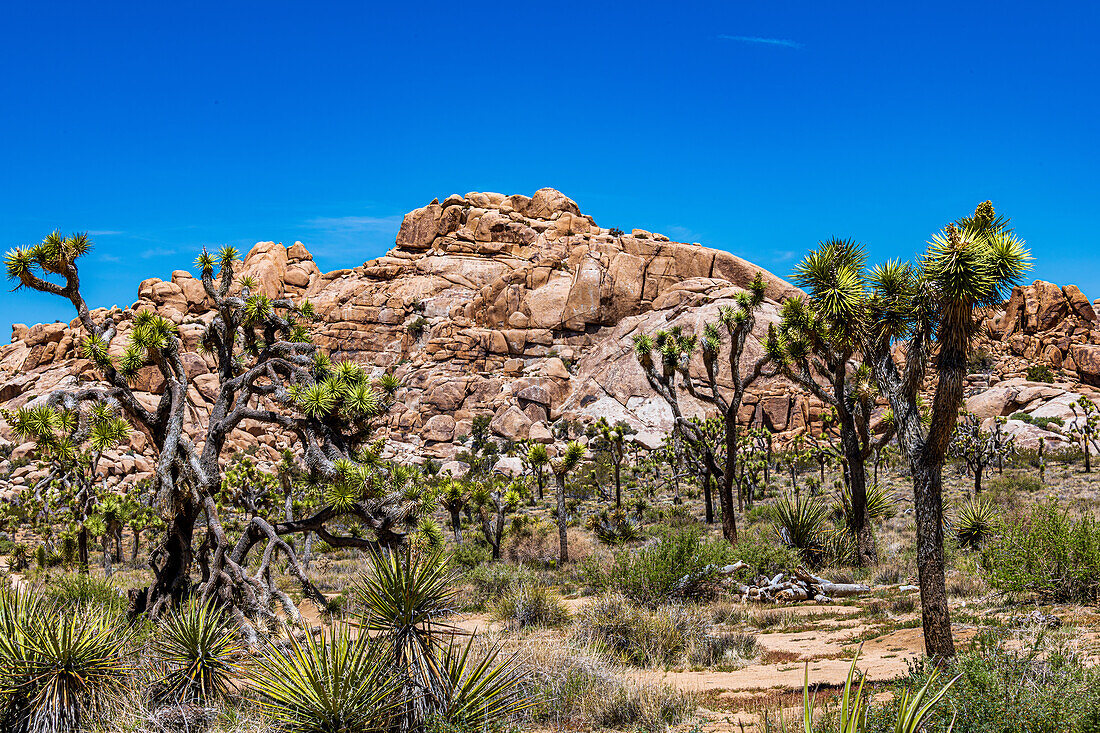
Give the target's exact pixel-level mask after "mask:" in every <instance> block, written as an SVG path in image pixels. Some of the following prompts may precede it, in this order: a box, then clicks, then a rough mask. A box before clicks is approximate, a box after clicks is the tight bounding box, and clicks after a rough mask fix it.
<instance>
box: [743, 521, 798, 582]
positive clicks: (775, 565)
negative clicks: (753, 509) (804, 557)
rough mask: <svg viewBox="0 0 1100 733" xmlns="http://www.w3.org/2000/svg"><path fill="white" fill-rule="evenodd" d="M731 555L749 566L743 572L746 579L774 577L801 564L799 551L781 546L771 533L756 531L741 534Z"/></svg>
mask: <svg viewBox="0 0 1100 733" xmlns="http://www.w3.org/2000/svg"><path fill="white" fill-rule="evenodd" d="M730 554H731V556H732V557H733V558H734V559H736V560H740V561H741V562H744V563H746V564H748V566H749V567H748V568H747V569H746V570H745V571H743V575H744V577H749V576H751V577H756V576H759V575H767V576H768V577H772V576H774V575H775V574H776V573H778V572H781V571H782V572H786V571H789V570H791V569H792V568H795V567H798V565H799V563H800V562H801V556H800V555H799V554H798V551H797V550H795V549H794V548H791V547H787V546H786V545H781V544H779V543H778V542H776V541H775V538H774V536H773V535H772V534H771V533H770V532H763V531H756V530H746V531H742V532H740V533H739V534H738V535H737V544H735V545H734V546H733V550H732V551H731V552H730Z"/></svg>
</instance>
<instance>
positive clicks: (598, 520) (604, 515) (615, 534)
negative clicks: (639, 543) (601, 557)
mask: <svg viewBox="0 0 1100 733" xmlns="http://www.w3.org/2000/svg"><path fill="white" fill-rule="evenodd" d="M588 527H589V529H591V530H592V532H593V534H595V535H596V539H598V540H599V541H600V542H602V543H603V544H605V545H621V544H624V543H626V542H631V541H633V540H636V539H638V538H639V537H641V535H642V532H641V530H640V529H639V528H638V522H637V520H636V519H634V517H632V516H630V515H629V514H627V513H626V511H625V510H623V509H616V510H613V511H612V510H608V509H604V510H603V511H601V512H600V513H599V514H595V515H593V516H592V517H590V518H589V520H588Z"/></svg>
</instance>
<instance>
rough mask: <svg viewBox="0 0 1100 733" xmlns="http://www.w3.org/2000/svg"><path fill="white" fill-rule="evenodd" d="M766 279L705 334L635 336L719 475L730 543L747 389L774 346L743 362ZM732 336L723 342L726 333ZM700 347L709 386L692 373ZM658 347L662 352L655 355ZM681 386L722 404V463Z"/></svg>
mask: <svg viewBox="0 0 1100 733" xmlns="http://www.w3.org/2000/svg"><path fill="white" fill-rule="evenodd" d="M764 291H765V284H764V278H763V276H762V275H761V274H760V273H759V272H758V273H756V277H755V278H754V279H753V281H752V283H751V284H750V285H749V289H748V290H745V291H742V292H740V293H738V294H737V298H736V306H735V307H728V306H723V307H722V308H721V309H720V310H719V315H718V323H717V324H715V323H706V324H704V326H703V332H702V336H701V337H699V336H698V335H685V334H684V332H683V329H682V328H680V327H679V326H676V327H674V328H672V329H670V330H668V331H658V332H657V333H656V334H654V335H652V336H650V335H649V334H637V335H635V336H634V352H635V354H636V355H637V357H638V361H639V363H640V364H641V365H642V369H643V370H644V372H645V375H646V379H647V380H648V381H649V384H650V386H651V387H653V390H654V391H655V392H656V393H657V394H659V395H660V396H661V397H662V398H663V399H664V400H665V402H667V403H668V405H669V407H670V408H671V409H672V416H673V420H674V429H675V430H676V431H678V432H679V433H680V435H681V436H682V437H683V438H684V439H685V440H686V441H689V442H692V443H693V444H694V446H693V449H696V450H698V452H699V453H700V454H702V455H703V456H704V458H705V460H706V462H707V463H708V464H709V465H710V470H711V473H712V474H713V475H714V476H715V478H717V479H718V480H719V482H720V483H719V492H718V500H719V505H720V506H721V509H722V534H723V535H724V536H725V538H726V539H727V540H729V541H730V542H736V541H737V520H736V516H735V512H734V498H733V484H734V480H735V478H736V474H737V461H738V455H737V447H738V429H739V420H738V416H737V413H738V412H739V411H740V409H741V402H742V401H743V400H744V397H745V391H746V390H747V389H748V388H749V387H750V386H751V385H752V384H753V383H754V382H755V381H756V380H757V379H759V378H760V377H761V376H765V373H764V370H765V367H767V366H768V364H769V362H770V361H771V359H772V355H771V352H772V351H773V349H772V348H769V349H768V350H767V351H766V353H765V354H763V355H762V356H760V357H759V358H757V359H756V360H755V361H754V362H753V363H752V364H751V365H749V366H748V369H747V370H746V369H743V367H742V365H741V361H742V356H743V355H744V354H745V343H746V341H747V340H748V337H749V334H751V333H752V330H753V327H754V326H755V325H756V311H757V310H758V309H759V308H760V306H761V305H762V304H763V302H764ZM723 333H725V335H726V337H727V338H728V341H729V344H728V346H723V343H722V342H723V338H722V334H723ZM696 347H699V348H700V349H701V351H702V357H703V366H704V368H705V370H706V376H705V385H703V386H702V388H700V387H698V386H696V384H695V381H694V380H693V379H692V377H691V375H690V373H689V364H690V361H691V355H692V354H693V353H694V352H695V349H696ZM654 352H657V354H658V355H659V358H658V359H654ZM723 352H725V356H726V360H725V370H724V371H725V372H727V373H726V374H724V379H723V380H722V381H723V383H722V384H721V385H720V384H719V372H720V371H723V367H722V365H721V364H720V363H719V361H720V359H719V357H720V356H721V355H722V353H723ZM680 390H685V391H686V392H687V393H688V394H690V395H691V396H692V397H695V398H696V399H698V400H701V401H703V402H706V403H708V404H710V405H712V406H713V407H715V408H717V410H718V413H719V415H720V416H721V417H722V421H723V425H724V433H725V435H724V438H725V449H726V450H725V456H724V460H723V461H722V463H721V465H719V462H718V460H717V457H716V456H715V455H714V452H713V451H712V450H710V449H709V447H708V446H707V445H706V443H705V441H704V440H703V436H702V435H701V434H700V433H699V431H698V429H697V428H696V427H695V426H694V425H693V424H692V423H691V421H690V420H688V419H687V418H686V417H685V416H684V414H683V411H682V410H681V408H680Z"/></svg>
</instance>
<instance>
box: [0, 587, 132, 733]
mask: <svg viewBox="0 0 1100 733" xmlns="http://www.w3.org/2000/svg"><path fill="white" fill-rule="evenodd" d="M131 638H132V635H131V632H130V630H129V629H128V628H126V627H125V626H122V627H120V626H119V625H118V624H117V619H116V618H115V617H113V616H111V615H110V614H108V613H105V612H104V611H102V610H101V609H98V608H95V607H86V608H76V607H69V608H54V607H53V606H52V604H49V603H46V602H44V601H43V600H42V599H40V598H39V597H38V596H37V595H35V594H34V593H32V592H30V591H17V590H10V589H3V590H0V704H2V706H3V707H2V709H0V730H5V731H7V730H11V731H51V732H55V733H67V732H69V731H72V732H73V733H76V732H77V731H84V730H87V729H88V728H90V727H91V726H92V725H93V723H94V722H95V721H96V720H97V718H99V717H100V716H101V714H102V713H103V711H104V709H105V707H106V705H107V703H109V702H110V701H111V700H113V699H115V698H116V696H117V695H118V693H119V691H120V689H121V685H122V683H123V681H124V680H125V679H126V677H127V675H128V674H129V673H130V671H131V668H130V664H129V663H128V661H127V659H128V656H129V647H130V642H131Z"/></svg>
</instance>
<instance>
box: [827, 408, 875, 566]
mask: <svg viewBox="0 0 1100 733" xmlns="http://www.w3.org/2000/svg"><path fill="white" fill-rule="evenodd" d="M837 414H838V418H839V422H840V444H841V449H842V450H843V451H844V463H845V472H844V473H845V476H846V477H847V479H848V490H849V492H850V493H851V496H852V534H853V535H855V538H856V550H857V560H858V564H859V565H860V566H863V567H866V566H869V565H874V564H875V563H876V562H877V561H878V549H877V548H876V547H875V530H874V527H873V526H872V525H871V518H870V517H869V516H868V513H867V467H866V465H865V463H864V458H863V447H862V446H861V445H860V443H859V434H858V433H857V432H856V426H855V422H854V421H853V420H852V417H851V415H850V414H847V411H846V410H837Z"/></svg>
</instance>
